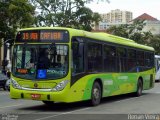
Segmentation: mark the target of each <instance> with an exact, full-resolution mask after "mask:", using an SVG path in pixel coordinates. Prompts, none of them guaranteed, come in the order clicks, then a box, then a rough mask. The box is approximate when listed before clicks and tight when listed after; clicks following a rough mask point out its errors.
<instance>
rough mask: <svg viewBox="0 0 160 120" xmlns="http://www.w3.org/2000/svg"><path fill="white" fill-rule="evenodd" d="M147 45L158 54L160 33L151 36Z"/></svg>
mask: <svg viewBox="0 0 160 120" xmlns="http://www.w3.org/2000/svg"><path fill="white" fill-rule="evenodd" d="M148 45H150V46H152V47H153V48H154V49H155V54H157V55H160V35H156V36H153V37H152V39H151V40H150V42H149V44H148Z"/></svg>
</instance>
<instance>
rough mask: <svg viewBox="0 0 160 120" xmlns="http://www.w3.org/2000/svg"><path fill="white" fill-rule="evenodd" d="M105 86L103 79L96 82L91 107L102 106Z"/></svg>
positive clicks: (93, 87)
mask: <svg viewBox="0 0 160 120" xmlns="http://www.w3.org/2000/svg"><path fill="white" fill-rule="evenodd" d="M102 91H103V84H102V81H101V79H99V78H97V79H95V80H94V82H93V85H92V90H91V105H92V106H96V105H98V104H100V101H101V98H102Z"/></svg>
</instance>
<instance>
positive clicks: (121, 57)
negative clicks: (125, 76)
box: [117, 47, 127, 72]
mask: <svg viewBox="0 0 160 120" xmlns="http://www.w3.org/2000/svg"><path fill="white" fill-rule="evenodd" d="M117 57H118V68H119V71H120V72H125V71H127V65H126V62H127V50H126V48H121V47H119V48H117Z"/></svg>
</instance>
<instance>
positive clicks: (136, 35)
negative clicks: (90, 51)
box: [107, 20, 160, 54]
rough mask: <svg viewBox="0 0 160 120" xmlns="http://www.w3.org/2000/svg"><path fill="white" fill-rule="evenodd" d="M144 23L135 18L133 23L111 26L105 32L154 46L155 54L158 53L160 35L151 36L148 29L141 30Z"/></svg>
mask: <svg viewBox="0 0 160 120" xmlns="http://www.w3.org/2000/svg"><path fill="white" fill-rule="evenodd" d="M145 25H146V23H145V21H142V20H136V21H134V22H133V24H126V25H119V26H111V27H110V28H109V29H108V30H107V32H109V33H111V34H114V35H117V36H121V37H125V38H129V39H132V40H134V41H136V42H137V43H140V44H144V45H149V46H152V47H154V49H155V51H156V54H160V35H159V36H153V35H152V33H151V32H150V31H148V32H143V31H142V29H143V28H144V26H145Z"/></svg>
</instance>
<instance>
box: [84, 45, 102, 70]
mask: <svg viewBox="0 0 160 120" xmlns="http://www.w3.org/2000/svg"><path fill="white" fill-rule="evenodd" d="M87 47H88V51H87V58H88V71H89V72H100V71H103V67H102V45H101V44H98V43H91V42H90V43H88V46H87Z"/></svg>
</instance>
